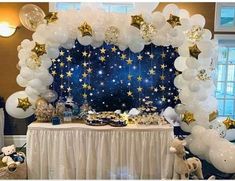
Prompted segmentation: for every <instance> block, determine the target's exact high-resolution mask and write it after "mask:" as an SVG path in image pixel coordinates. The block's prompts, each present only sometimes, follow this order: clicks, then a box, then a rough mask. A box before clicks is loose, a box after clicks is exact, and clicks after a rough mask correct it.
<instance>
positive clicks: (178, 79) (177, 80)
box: [174, 74, 187, 89]
mask: <svg viewBox="0 0 235 181" xmlns="http://www.w3.org/2000/svg"><path fill="white" fill-rule="evenodd" d="M185 84H187V81H185V80H184V79H183V77H182V74H179V75H177V76H176V77H175V79H174V85H175V87H177V88H178V89H181V88H182V87H184V86H185Z"/></svg>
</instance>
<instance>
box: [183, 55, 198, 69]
mask: <svg viewBox="0 0 235 181" xmlns="http://www.w3.org/2000/svg"><path fill="white" fill-rule="evenodd" d="M186 66H187V67H188V68H190V69H197V68H198V67H199V66H200V63H199V61H198V60H197V59H196V58H194V57H188V58H187V59H186Z"/></svg>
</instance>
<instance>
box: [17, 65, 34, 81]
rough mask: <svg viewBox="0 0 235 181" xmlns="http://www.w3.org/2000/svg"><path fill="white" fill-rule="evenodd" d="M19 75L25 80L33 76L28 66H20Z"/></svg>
mask: <svg viewBox="0 0 235 181" xmlns="http://www.w3.org/2000/svg"><path fill="white" fill-rule="evenodd" d="M20 75H21V77H23V78H24V79H26V80H32V79H33V78H34V72H33V70H31V69H29V68H28V67H22V68H21V69H20Z"/></svg>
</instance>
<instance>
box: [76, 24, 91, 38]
mask: <svg viewBox="0 0 235 181" xmlns="http://www.w3.org/2000/svg"><path fill="white" fill-rule="evenodd" d="M78 29H79V30H80V32H81V33H82V37H84V36H92V28H91V26H90V25H89V24H88V23H87V22H86V21H85V22H84V23H83V24H82V25H81V26H79V27H78Z"/></svg>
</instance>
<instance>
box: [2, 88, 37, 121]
mask: <svg viewBox="0 0 235 181" xmlns="http://www.w3.org/2000/svg"><path fill="white" fill-rule="evenodd" d="M24 98H29V96H28V95H27V94H26V93H25V91H19V92H15V93H14V94H12V95H11V96H9V97H8V98H7V101H6V105H5V108H6V111H7V113H8V114H9V115H10V116H12V117H14V118H18V119H23V118H27V117H29V116H31V115H33V113H34V109H33V106H29V108H27V109H26V110H25V111H24V110H23V109H22V108H19V107H17V106H18V99H24ZM29 102H30V103H31V104H32V105H33V104H34V102H35V101H34V100H33V99H31V98H29Z"/></svg>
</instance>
